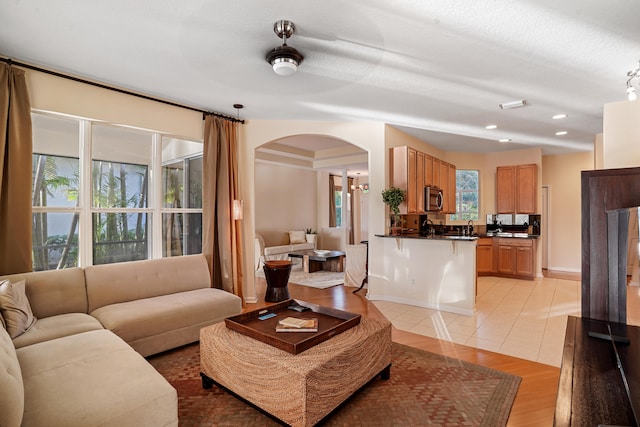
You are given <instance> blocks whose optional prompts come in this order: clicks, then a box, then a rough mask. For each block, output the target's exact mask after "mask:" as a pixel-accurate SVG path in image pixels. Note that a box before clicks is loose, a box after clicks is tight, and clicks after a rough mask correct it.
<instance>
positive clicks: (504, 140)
mask: <svg viewBox="0 0 640 427" xmlns="http://www.w3.org/2000/svg"><path fill="white" fill-rule="evenodd" d="M498 142H511V140H510V139H509V138H502V139H499V140H498Z"/></svg>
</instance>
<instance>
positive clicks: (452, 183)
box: [445, 164, 457, 214]
mask: <svg viewBox="0 0 640 427" xmlns="http://www.w3.org/2000/svg"><path fill="white" fill-rule="evenodd" d="M448 187H449V188H447V194H446V195H445V198H447V199H449V205H448V206H449V213H450V214H455V213H456V208H457V206H456V192H457V189H456V167H455V165H452V164H449V186H448Z"/></svg>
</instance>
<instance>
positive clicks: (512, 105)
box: [499, 99, 527, 110]
mask: <svg viewBox="0 0 640 427" xmlns="http://www.w3.org/2000/svg"><path fill="white" fill-rule="evenodd" d="M526 105H527V100H526V99H520V100H518V101H511V102H503V103H502V104H499V107H500V108H502V109H503V110H509V109H511V108H520V107H524V106H526Z"/></svg>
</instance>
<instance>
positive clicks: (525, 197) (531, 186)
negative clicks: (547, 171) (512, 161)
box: [515, 164, 538, 214]
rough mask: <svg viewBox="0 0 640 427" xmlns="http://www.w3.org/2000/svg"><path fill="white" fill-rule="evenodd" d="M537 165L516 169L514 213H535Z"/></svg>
mask: <svg viewBox="0 0 640 427" xmlns="http://www.w3.org/2000/svg"><path fill="white" fill-rule="evenodd" d="M537 201H538V165H536V164H532V165H518V166H517V168H516V207H515V213H528V214H535V213H537V209H536V206H537Z"/></svg>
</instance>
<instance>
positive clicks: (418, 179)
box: [389, 146, 456, 214]
mask: <svg viewBox="0 0 640 427" xmlns="http://www.w3.org/2000/svg"><path fill="white" fill-rule="evenodd" d="M389 155H390V159H389V165H390V169H391V171H390V173H391V185H393V186H394V187H398V188H401V189H402V190H404V191H406V198H405V202H404V203H403V204H401V205H400V213H401V214H414V213H417V214H421V213H424V212H425V211H424V187H425V186H433V187H438V188H441V189H442V190H443V191H442V193H443V196H444V197H443V205H444V206H443V209H442V213H454V212H455V209H456V202H455V200H456V167H455V166H454V165H452V164H449V163H447V162H443V161H442V160H440V159H437V158H435V157H433V156H430V155H428V154H426V153H423V152H420V151H418V150H416V149H415V148H412V147H408V146H402V147H393V148H391V149H390V152H389Z"/></svg>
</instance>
